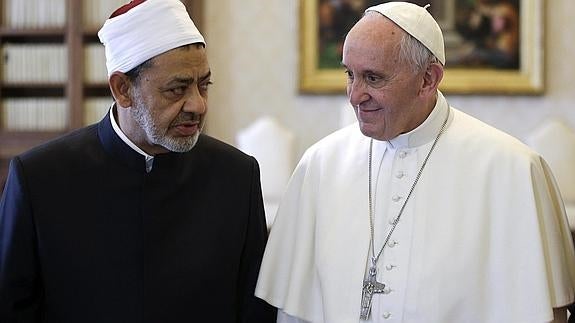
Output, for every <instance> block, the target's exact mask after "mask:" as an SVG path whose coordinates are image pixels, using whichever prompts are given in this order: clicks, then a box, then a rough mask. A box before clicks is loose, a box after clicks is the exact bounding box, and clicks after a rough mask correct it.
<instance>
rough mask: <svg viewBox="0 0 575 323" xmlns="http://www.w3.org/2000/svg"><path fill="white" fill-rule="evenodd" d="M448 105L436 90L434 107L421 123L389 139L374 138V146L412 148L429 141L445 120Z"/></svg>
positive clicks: (433, 137)
mask: <svg viewBox="0 0 575 323" xmlns="http://www.w3.org/2000/svg"><path fill="white" fill-rule="evenodd" d="M448 109H449V106H448V104H447V100H446V99H445V97H444V96H443V94H442V93H441V92H440V91H437V101H436V103H435V107H433V110H431V113H430V114H429V116H427V118H426V119H425V121H423V123H422V124H420V125H419V126H417V127H416V128H415V129H413V130H411V131H410V132H406V133H403V134H400V135H399V136H397V137H395V138H393V139H391V140H389V141H379V140H374V146H380V145H382V146H385V147H387V148H389V149H402V148H414V147H418V146H421V145H424V144H426V143H428V142H431V141H433V140H434V139H435V137H436V136H437V133H438V132H439V129H441V125H442V124H443V121H444V120H445V117H446V115H447V111H448Z"/></svg>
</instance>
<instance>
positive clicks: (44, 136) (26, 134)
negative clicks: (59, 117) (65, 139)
mask: <svg viewBox="0 0 575 323" xmlns="http://www.w3.org/2000/svg"><path fill="white" fill-rule="evenodd" d="M64 133H65V132H63V131H10V132H7V131H0V142H2V145H0V159H10V158H12V157H13V156H15V155H18V154H20V153H22V152H24V151H26V150H28V149H30V148H32V147H35V146H37V145H39V144H42V143H44V142H47V141H48V140H51V139H54V138H56V137H59V136H61V135H63V134H64Z"/></svg>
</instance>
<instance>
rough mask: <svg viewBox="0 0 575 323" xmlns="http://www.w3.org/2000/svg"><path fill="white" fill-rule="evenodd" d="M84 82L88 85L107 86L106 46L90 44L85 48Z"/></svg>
mask: <svg viewBox="0 0 575 323" xmlns="http://www.w3.org/2000/svg"><path fill="white" fill-rule="evenodd" d="M84 81H85V82H86V83H88V84H106V83H107V82H108V72H107V70H106V54H105V51H104V45H102V44H100V43H97V44H88V45H86V46H85V47H84Z"/></svg>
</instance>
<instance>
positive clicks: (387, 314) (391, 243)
mask: <svg viewBox="0 0 575 323" xmlns="http://www.w3.org/2000/svg"><path fill="white" fill-rule="evenodd" d="M398 155H399V158H401V159H403V158H405V157H407V152H406V151H400V152H399V153H398ZM406 176H407V173H406V172H404V171H398V172H397V173H395V178H397V179H402V178H404V177H406ZM402 198H403V197H402V196H400V195H394V196H393V197H392V198H391V200H392V201H393V202H399V201H401V199H402ZM394 222H395V218H391V219H389V224H391V225H393V223H394ZM398 244H399V242H397V240H391V241H388V242H387V246H388V247H389V248H393V247H395V246H397V245H398ZM396 267H397V266H396V265H394V264H387V265H385V270H387V271H391V270H393V269H395V268H396ZM391 292H392V289H391V288H389V287H385V288H384V290H383V293H384V294H389V293H391ZM391 316H392V314H391V312H384V313H383V314H382V317H383V318H384V319H386V320H387V319H390V318H391Z"/></svg>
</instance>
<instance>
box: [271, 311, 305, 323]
mask: <svg viewBox="0 0 575 323" xmlns="http://www.w3.org/2000/svg"><path fill="white" fill-rule="evenodd" d="M277 323H309V322H308V321H304V320H302V319H298V318H297V317H294V316H291V315H289V314H286V312H284V311H282V310H280V309H278V319H277Z"/></svg>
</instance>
